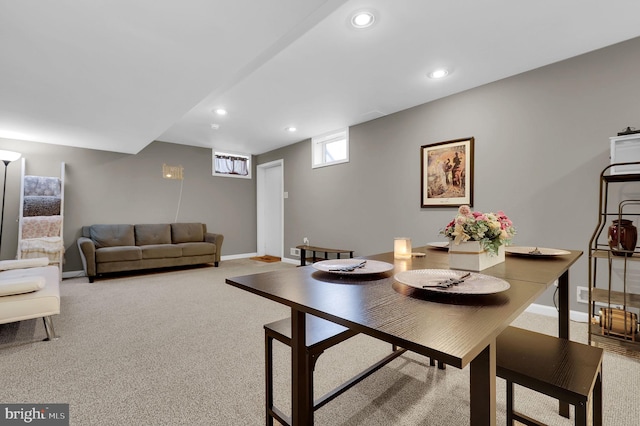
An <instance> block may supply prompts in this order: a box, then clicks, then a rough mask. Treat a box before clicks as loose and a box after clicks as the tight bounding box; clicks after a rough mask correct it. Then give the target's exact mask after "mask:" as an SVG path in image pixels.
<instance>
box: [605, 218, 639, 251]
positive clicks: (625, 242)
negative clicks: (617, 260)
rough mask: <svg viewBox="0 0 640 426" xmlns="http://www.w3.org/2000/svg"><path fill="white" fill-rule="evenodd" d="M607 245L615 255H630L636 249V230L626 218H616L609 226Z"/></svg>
mask: <svg viewBox="0 0 640 426" xmlns="http://www.w3.org/2000/svg"><path fill="white" fill-rule="evenodd" d="M608 239H609V247H611V252H612V253H613V254H614V255H616V256H632V255H633V252H634V251H635V249H636V241H637V240H638V230H637V229H636V227H635V226H633V222H632V221H630V220H628V219H620V220H618V219H616V220H614V221H613V224H612V225H611V226H609V234H608Z"/></svg>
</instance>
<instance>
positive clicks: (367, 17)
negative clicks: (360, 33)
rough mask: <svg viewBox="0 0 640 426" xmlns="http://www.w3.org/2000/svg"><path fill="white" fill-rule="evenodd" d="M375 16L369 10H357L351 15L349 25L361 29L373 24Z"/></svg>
mask: <svg viewBox="0 0 640 426" xmlns="http://www.w3.org/2000/svg"><path fill="white" fill-rule="evenodd" d="M375 20H376V17H375V16H374V14H373V13H371V12H357V13H355V14H354V15H353V16H352V17H351V25H353V27H354V28H358V29H362V28H367V27H370V26H371V25H373V23H374V22H375Z"/></svg>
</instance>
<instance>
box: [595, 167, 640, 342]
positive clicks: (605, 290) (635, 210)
mask: <svg viewBox="0 0 640 426" xmlns="http://www.w3.org/2000/svg"><path fill="white" fill-rule="evenodd" d="M632 165H633V166H638V168H639V169H640V162H629V163H615V164H611V165H609V166H607V167H606V168H605V169H604V170H603V171H602V173H601V174H600V195H599V207H598V209H599V210H598V225H597V226H596V229H595V231H594V233H593V235H592V237H591V240H590V241H589V318H590V319H591V321H590V324H589V327H588V330H589V344H593V343H595V344H600V345H603V346H607V347H608V348H611V349H614V350H616V349H617V350H620V351H623V352H626V351H634V352H638V353H640V334H638V320H637V318H638V317H640V291H630V290H634V289H633V288H632V289H630V287H636V286H637V288H638V289H640V278H638V277H640V249H639V248H638V246H637V243H636V247H634V248H633V250H624V249H623V248H622V247H621V246H620V244H618V246H617V247H615V248H612V247H610V246H609V241H608V229H609V226H610V225H611V224H612V221H613V220H615V219H618V220H621V219H630V220H632V221H633V220H637V219H638V218H640V185H637V188H636V187H635V185H634V183H640V173H633V174H629V173H627V174H611V170H612V168H613V167H616V166H632ZM625 184H631V185H634V186H633V190H632V191H621V192H622V193H625V194H626V193H630V194H634V193H635V195H632V196H631V197H629V198H627V197H626V195H625V196H618V197H617V199H616V200H611V199H610V190H611V188H612V186H613V185H625ZM616 201H618V202H617V203H616ZM600 265H604V267H605V269H604V270H599V266H600ZM632 284H633V285H632ZM607 308H614V309H621V310H624V311H626V312H630V313H631V314H635V319H632V318H627V316H626V315H625V316H624V317H623V318H624V320H623V322H624V332H615V331H612V330H610V329H608V328H607V327H603V326H602V325H601V320H602V318H601V309H607Z"/></svg>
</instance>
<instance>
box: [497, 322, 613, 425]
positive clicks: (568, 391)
mask: <svg viewBox="0 0 640 426" xmlns="http://www.w3.org/2000/svg"><path fill="white" fill-rule="evenodd" d="M602 358H603V350H602V349H601V348H596V347H593V346H588V345H584V344H582V343H578V342H572V341H570V340H566V339H560V338H557V337H553V336H548V335H545V334H540V333H535V332H533V331H529V330H524V329H521V328H516V327H508V328H507V329H506V330H505V331H503V332H502V333H501V334H500V336H498V338H497V341H496V375H497V376H498V377H502V378H503V379H505V380H506V381H507V425H513V424H514V423H513V422H514V420H517V421H519V422H520V423H523V424H526V425H542V423H540V422H538V421H536V420H534V419H532V418H530V417H527V416H525V415H523V414H521V413H518V412H516V411H515V410H514V407H513V385H514V383H515V384H519V385H521V386H524V387H527V388H529V389H532V390H534V391H537V392H540V393H542V394H545V395H549V396H551V397H554V398H557V399H559V400H560V401H564V402H566V403H569V404H571V405H573V406H574V407H575V424H576V425H581V426H583V425H584V426H586V425H587V424H588V418H589V412H588V411H589V410H588V408H589V406H591V408H592V410H591V415H592V422H593V423H592V424H593V425H594V426H600V425H602ZM568 414H569V413H568V412H567V413H566V416H565V417H568Z"/></svg>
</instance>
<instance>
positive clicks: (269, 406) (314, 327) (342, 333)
mask: <svg viewBox="0 0 640 426" xmlns="http://www.w3.org/2000/svg"><path fill="white" fill-rule="evenodd" d="M305 323H306V344H305V346H306V351H307V357H308V358H307V359H308V363H309V365H310V366H311V371H310V374H309V378H308V380H309V384H310V386H311V389H313V370H314V368H315V363H316V361H317V360H318V357H319V356H320V355H321V354H322V353H323V352H324V351H325V350H326V349H329V348H330V347H332V346H334V345H337V344H338V343H340V342H343V341H345V340H347V339H349V338H351V337H353V336H355V335H356V334H358V333H357V332H355V331H353V330H350V329H348V328H346V327H343V326H341V325H339V324H336V323H333V322H331V321H327V320H324V319H322V318H318V317H315V316H313V315H308V314H307V316H306V321H305ZM264 332H265V369H266V374H265V380H266V395H265V400H266V424H267V426H273V419H274V418H275V419H277V420H278V421H279V422H280V423H282V424H283V425H290V424H291V421H290V418H289V416H287V415H285V414H284V413H283V412H282V411H281V410H279V409H278V408H277V407H275V406H274V405H273V339H276V340H278V341H279V342H282V343H284V344H285V345H287V346H291V318H284V319H282V320H280V321H275V322H272V323H269V324H265V325H264ZM405 351H406V349H399V348H397V347H395V346H394V347H393V350H392V352H391V353H390V354H389V355H387V356H386V357H384V358H383V359H381V360H380V361H378V362H377V363H375V364H373V365H372V366H370V367H369V368H367V369H365V370H363V371H362V372H361V373H360V374H357V375H356V376H354V377H353V378H351V379H350V380H348V381H347V382H345V383H343V384H342V385H340V386H338V387H337V388H335V389H334V390H332V391H330V392H328V393H327V394H325V395H324V396H322V397H321V398H318V399H316V400H315V401H314V405H313V409H314V411H315V410H317V409H318V408H320V407H322V406H323V405H325V404H326V403H328V402H329V401H331V400H332V399H334V398H335V397H337V396H338V395H340V394H342V393H343V392H345V391H346V390H347V389H349V388H351V387H352V386H354V385H355V384H357V383H359V382H360V381H362V380H363V379H365V378H366V377H368V376H369V375H371V374H372V373H373V372H375V371H376V370H379V369H380V368H381V367H383V366H384V365H386V364H387V363H389V362H390V361H392V360H393V359H395V358H397V357H398V356H400V355H402V354H403V353H404V352H405Z"/></svg>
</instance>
